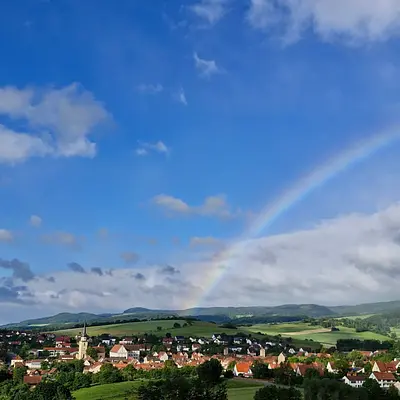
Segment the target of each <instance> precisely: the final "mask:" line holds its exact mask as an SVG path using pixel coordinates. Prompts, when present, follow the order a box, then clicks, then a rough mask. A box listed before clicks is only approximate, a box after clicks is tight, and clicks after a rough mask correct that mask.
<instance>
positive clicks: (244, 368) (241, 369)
mask: <svg viewBox="0 0 400 400" xmlns="http://www.w3.org/2000/svg"><path fill="white" fill-rule="evenodd" d="M251 366H252V363H251V362H239V363H237V364H236V371H237V373H238V374H247V373H248V372H249V370H250V369H251Z"/></svg>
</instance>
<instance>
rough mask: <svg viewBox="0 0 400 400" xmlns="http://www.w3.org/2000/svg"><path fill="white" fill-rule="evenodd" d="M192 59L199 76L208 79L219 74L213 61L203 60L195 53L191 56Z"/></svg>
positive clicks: (218, 69)
mask: <svg viewBox="0 0 400 400" xmlns="http://www.w3.org/2000/svg"><path fill="white" fill-rule="evenodd" d="M193 59H194V63H195V66H196V68H197V70H198V71H199V73H200V76H202V77H204V78H209V77H210V76H211V75H214V74H218V73H221V69H220V68H219V67H218V66H217V63H216V62H215V61H214V60H204V59H202V58H200V57H199V56H198V54H197V53H194V54H193Z"/></svg>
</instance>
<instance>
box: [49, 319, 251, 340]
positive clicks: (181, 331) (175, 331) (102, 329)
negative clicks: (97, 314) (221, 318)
mask: <svg viewBox="0 0 400 400" xmlns="http://www.w3.org/2000/svg"><path fill="white" fill-rule="evenodd" d="M174 323H178V324H180V325H181V326H182V325H183V324H184V323H185V321H182V320H168V321H165V320H163V321H143V322H127V323H123V324H113V325H101V326H92V327H88V328H87V331H88V334H89V335H90V336H97V335H101V334H102V333H109V334H111V335H115V336H131V335H142V334H144V333H152V334H154V335H157V336H161V337H162V336H165V334H166V333H168V332H169V333H171V335H173V336H185V337H188V336H197V337H200V336H205V337H211V336H212V335H213V334H214V333H221V332H225V333H226V334H228V335H235V334H237V333H238V332H240V331H242V332H245V331H247V330H248V328H244V327H243V328H241V327H239V328H238V329H227V328H220V327H218V325H216V324H213V323H211V322H203V321H195V322H193V324H192V325H188V326H186V327H181V328H174V327H173V325H174ZM158 327H160V328H161V330H158V329H157V328H158ZM80 331H81V328H77V329H62V330H59V331H57V334H63V335H70V336H75V335H77V334H78V333H79V332H80ZM255 336H257V335H255Z"/></svg>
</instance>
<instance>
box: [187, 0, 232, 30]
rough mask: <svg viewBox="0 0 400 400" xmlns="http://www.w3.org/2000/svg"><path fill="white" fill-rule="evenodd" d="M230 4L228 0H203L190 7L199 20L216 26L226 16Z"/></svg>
mask: <svg viewBox="0 0 400 400" xmlns="http://www.w3.org/2000/svg"><path fill="white" fill-rule="evenodd" d="M228 3H229V1H228V0H201V1H199V2H197V3H196V4H194V5H192V6H190V10H191V11H192V12H193V13H194V14H196V16H197V17H198V18H200V19H202V20H204V21H206V22H207V23H208V24H210V25H214V24H215V23H217V22H218V21H219V20H220V19H221V18H222V17H223V16H224V15H225V14H226V12H227V5H228Z"/></svg>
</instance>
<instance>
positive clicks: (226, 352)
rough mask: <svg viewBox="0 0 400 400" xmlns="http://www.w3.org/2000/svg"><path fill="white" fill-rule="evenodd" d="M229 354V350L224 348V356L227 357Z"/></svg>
mask: <svg viewBox="0 0 400 400" xmlns="http://www.w3.org/2000/svg"><path fill="white" fill-rule="evenodd" d="M228 354H229V349H228V347H225V348H224V356H227V355H228Z"/></svg>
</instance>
